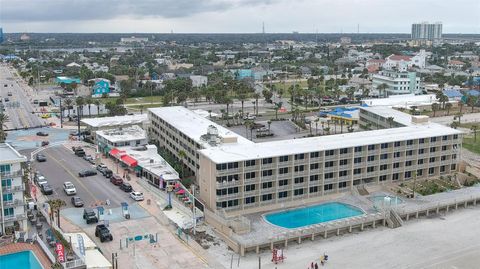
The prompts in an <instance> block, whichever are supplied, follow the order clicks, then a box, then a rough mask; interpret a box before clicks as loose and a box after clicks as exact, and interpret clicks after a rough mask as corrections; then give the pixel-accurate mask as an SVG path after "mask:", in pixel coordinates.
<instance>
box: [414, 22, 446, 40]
mask: <svg viewBox="0 0 480 269" xmlns="http://www.w3.org/2000/svg"><path fill="white" fill-rule="evenodd" d="M411 37H412V39H415V40H430V41H436V40H440V39H442V23H441V22H436V23H428V22H422V23H414V24H412V35H411Z"/></svg>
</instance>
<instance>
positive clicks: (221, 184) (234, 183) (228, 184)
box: [217, 180, 240, 189]
mask: <svg viewBox="0 0 480 269" xmlns="http://www.w3.org/2000/svg"><path fill="white" fill-rule="evenodd" d="M238 185H240V180H232V181H224V182H217V189H220V188H225V187H231V186H238Z"/></svg>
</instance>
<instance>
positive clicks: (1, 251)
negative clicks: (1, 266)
mask: <svg viewBox="0 0 480 269" xmlns="http://www.w3.org/2000/svg"><path fill="white" fill-rule="evenodd" d="M27 250H30V251H33V253H35V256H36V257H37V259H38V261H39V262H40V263H41V264H42V266H43V268H44V269H48V268H51V267H52V263H51V262H50V260H49V259H48V257H47V255H45V253H43V250H42V249H41V248H40V246H39V245H37V244H29V243H12V244H9V245H6V246H3V247H1V248H0V256H3V255H7V254H12V253H17V252H22V251H27Z"/></svg>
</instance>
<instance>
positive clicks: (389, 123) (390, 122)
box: [387, 117, 395, 128]
mask: <svg viewBox="0 0 480 269" xmlns="http://www.w3.org/2000/svg"><path fill="white" fill-rule="evenodd" d="M387 122H388V126H389V128H392V126H393V123H394V122H395V119H394V118H393V117H388V118H387Z"/></svg>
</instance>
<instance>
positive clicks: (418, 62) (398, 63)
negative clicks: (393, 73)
mask: <svg viewBox="0 0 480 269" xmlns="http://www.w3.org/2000/svg"><path fill="white" fill-rule="evenodd" d="M426 58H427V52H426V51H425V50H420V51H419V52H418V53H417V54H415V55H413V56H408V55H396V54H392V55H390V56H388V57H387V58H385V63H384V64H383V68H385V69H389V70H391V69H397V70H400V71H405V70H406V69H407V68H412V67H419V68H425V66H426Z"/></svg>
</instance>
